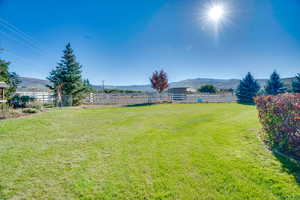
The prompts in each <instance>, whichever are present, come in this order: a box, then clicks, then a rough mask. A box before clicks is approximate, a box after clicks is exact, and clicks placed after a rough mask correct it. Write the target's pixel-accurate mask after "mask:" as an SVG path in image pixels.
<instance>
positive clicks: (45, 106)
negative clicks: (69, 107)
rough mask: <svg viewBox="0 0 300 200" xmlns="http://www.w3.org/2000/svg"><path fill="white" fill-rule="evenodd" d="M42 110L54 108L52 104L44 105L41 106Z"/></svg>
mask: <svg viewBox="0 0 300 200" xmlns="http://www.w3.org/2000/svg"><path fill="white" fill-rule="evenodd" d="M43 107H44V108H54V105H53V104H44V105H43Z"/></svg>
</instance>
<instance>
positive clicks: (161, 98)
mask: <svg viewBox="0 0 300 200" xmlns="http://www.w3.org/2000/svg"><path fill="white" fill-rule="evenodd" d="M236 100H237V99H236V96H235V95H233V94H216V95H208V94H162V95H159V94H141V93H137V94H103V93H91V94H89V95H88V97H87V98H86V99H85V102H84V103H85V104H92V105H113V104H116V105H134V104H148V103H163V102H166V103H167V102H168V103H172V102H176V103H202V102H236Z"/></svg>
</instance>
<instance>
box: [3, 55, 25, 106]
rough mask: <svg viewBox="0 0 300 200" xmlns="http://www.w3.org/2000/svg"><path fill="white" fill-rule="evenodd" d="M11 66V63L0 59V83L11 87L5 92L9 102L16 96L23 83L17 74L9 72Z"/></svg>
mask: <svg viewBox="0 0 300 200" xmlns="http://www.w3.org/2000/svg"><path fill="white" fill-rule="evenodd" d="M9 65H10V63H9V62H6V61H5V60H2V59H0V81H2V82H5V83H6V84H8V85H9V88H8V89H6V92H5V96H6V98H7V99H8V100H9V99H11V98H12V97H13V96H14V95H15V92H16V90H17V87H18V85H19V84H20V83H21V81H20V79H19V76H18V75H17V74H16V73H15V72H9Z"/></svg>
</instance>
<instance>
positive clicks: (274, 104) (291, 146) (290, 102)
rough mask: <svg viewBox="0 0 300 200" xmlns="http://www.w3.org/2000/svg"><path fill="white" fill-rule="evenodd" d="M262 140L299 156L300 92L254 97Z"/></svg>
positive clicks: (280, 149) (275, 147)
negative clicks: (260, 125) (262, 130)
mask: <svg viewBox="0 0 300 200" xmlns="http://www.w3.org/2000/svg"><path fill="white" fill-rule="evenodd" d="M255 101H256V105H257V109H258V111H259V118H260V122H261V123H262V125H263V129H264V132H263V134H262V137H263V140H264V141H265V142H266V143H267V144H268V145H269V146H270V147H271V148H272V149H276V150H279V151H281V152H284V153H287V154H292V155H294V156H297V157H299V158H300V94H287V93H286V94H280V95H276V96H262V97H257V98H256V99H255Z"/></svg>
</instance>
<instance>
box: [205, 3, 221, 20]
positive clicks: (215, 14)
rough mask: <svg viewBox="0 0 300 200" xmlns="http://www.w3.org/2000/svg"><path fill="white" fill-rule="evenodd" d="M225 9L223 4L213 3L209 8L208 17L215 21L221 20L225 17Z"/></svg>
mask: <svg viewBox="0 0 300 200" xmlns="http://www.w3.org/2000/svg"><path fill="white" fill-rule="evenodd" d="M224 14H225V10H224V8H223V6H222V5H213V6H212V7H210V8H209V10H208V17H209V19H210V20H212V21H214V22H215V23H217V22H219V21H221V20H222V19H223V17H224Z"/></svg>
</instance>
